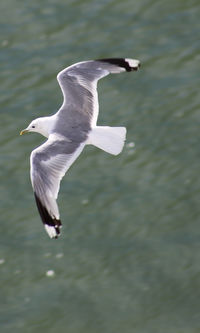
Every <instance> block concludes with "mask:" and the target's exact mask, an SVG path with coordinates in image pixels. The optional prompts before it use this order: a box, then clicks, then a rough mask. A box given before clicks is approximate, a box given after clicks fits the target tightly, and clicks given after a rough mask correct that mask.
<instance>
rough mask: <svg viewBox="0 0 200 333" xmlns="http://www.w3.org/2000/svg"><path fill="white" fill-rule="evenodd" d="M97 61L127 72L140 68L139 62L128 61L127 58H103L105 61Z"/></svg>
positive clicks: (134, 60)
mask: <svg viewBox="0 0 200 333" xmlns="http://www.w3.org/2000/svg"><path fill="white" fill-rule="evenodd" d="M97 61H102V62H107V63H109V64H112V65H116V66H119V67H122V68H124V69H125V70H126V71H127V72H131V71H137V70H138V69H139V67H140V66H141V64H140V62H139V60H136V59H129V58H105V59H97Z"/></svg>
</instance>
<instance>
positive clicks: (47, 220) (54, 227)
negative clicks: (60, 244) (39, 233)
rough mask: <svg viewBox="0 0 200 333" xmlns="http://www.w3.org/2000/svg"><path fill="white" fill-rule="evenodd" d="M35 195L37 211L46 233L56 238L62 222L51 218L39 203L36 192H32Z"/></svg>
mask: <svg viewBox="0 0 200 333" xmlns="http://www.w3.org/2000/svg"><path fill="white" fill-rule="evenodd" d="M34 196H35V201H36V204H37V208H38V211H39V213H40V216H41V219H42V222H43V223H44V226H45V229H46V231H47V233H48V235H49V236H50V237H51V238H58V236H59V235H60V228H61V227H62V223H61V221H60V220H58V219H56V218H53V217H52V216H51V215H50V214H49V212H48V211H47V209H46V208H45V207H44V206H43V204H42V203H41V201H40V199H39V197H38V196H37V194H36V193H34Z"/></svg>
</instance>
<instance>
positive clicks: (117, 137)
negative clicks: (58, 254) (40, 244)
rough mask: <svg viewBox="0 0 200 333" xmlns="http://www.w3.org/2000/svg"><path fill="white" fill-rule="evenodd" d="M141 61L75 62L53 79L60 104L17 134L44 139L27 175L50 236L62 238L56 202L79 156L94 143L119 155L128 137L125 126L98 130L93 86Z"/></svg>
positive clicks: (96, 98)
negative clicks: (38, 134) (64, 178)
mask: <svg viewBox="0 0 200 333" xmlns="http://www.w3.org/2000/svg"><path fill="white" fill-rule="evenodd" d="M139 67H140V62H139V60H136V59H129V58H110V59H109V58H108V59H98V60H89V61H82V62H78V63H76V64H73V65H71V66H69V67H67V68H65V69H63V70H62V71H61V72H59V73H58V75H57V80H58V83H59V85H60V88H61V90H62V93H63V104H62V106H61V107H60V109H59V110H58V111H57V112H56V113H55V114H53V115H51V116H49V117H40V118H37V119H35V120H33V121H32V122H31V123H30V125H29V126H28V127H27V128H26V129H24V130H22V131H21V132H20V135H22V134H25V133H28V132H37V133H40V134H41V135H43V136H44V137H46V138H47V140H46V141H45V142H44V143H43V144H42V145H40V146H39V147H37V148H36V149H34V150H33V151H32V153H31V156H30V169H31V170H30V176H31V183H32V187H33V191H34V196H35V201H36V204H37V208H38V211H39V214H40V216H41V219H42V222H43V224H44V227H45V229H46V231H47V233H48V235H49V237H50V238H58V236H59V235H60V229H61V226H62V224H61V221H60V214H59V210H58V205H57V202H56V199H57V196H58V192H59V188H60V181H61V179H62V178H63V176H64V175H65V173H66V172H67V170H68V169H69V168H70V166H71V165H72V164H73V163H74V161H75V160H76V159H77V157H78V156H79V155H80V153H81V152H82V150H83V148H84V147H85V145H88V144H90V145H91V144H92V145H94V146H96V147H98V148H100V149H102V150H104V151H106V152H107V153H110V154H112V155H118V154H119V153H120V152H121V151H122V148H123V146H124V142H125V138H126V128H125V127H110V126H97V124H96V123H97V118H98V113H99V104H98V94H97V82H98V80H99V79H101V78H103V77H104V76H107V75H108V74H110V73H111V74H117V73H121V72H125V71H127V72H131V71H136V70H137V69H138V68H139Z"/></svg>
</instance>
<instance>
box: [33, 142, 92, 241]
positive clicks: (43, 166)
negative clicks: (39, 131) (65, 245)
mask: <svg viewBox="0 0 200 333" xmlns="http://www.w3.org/2000/svg"><path fill="white" fill-rule="evenodd" d="M84 145H85V143H81V144H80V143H76V144H74V143H72V142H69V141H66V140H56V138H55V136H54V139H52V138H51V136H50V137H49V139H48V140H47V141H46V142H45V143H44V144H43V145H41V146H39V147H38V148H36V149H35V150H33V151H32V153H31V182H32V186H33V190H34V195H35V200H36V204H37V208H38V211H39V213H40V216H41V219H42V221H43V223H44V224H45V226H46V229H47V231H48V233H49V235H50V237H57V236H58V235H59V234H60V227H61V221H60V215H59V210H58V206H57V202H56V199H57V196H58V192H59V188H60V181H61V179H62V178H63V176H64V175H65V173H66V171H67V170H68V169H69V167H70V166H71V165H72V163H73V162H74V161H75V159H76V158H77V157H78V156H79V155H80V153H81V151H82V150H83V148H84Z"/></svg>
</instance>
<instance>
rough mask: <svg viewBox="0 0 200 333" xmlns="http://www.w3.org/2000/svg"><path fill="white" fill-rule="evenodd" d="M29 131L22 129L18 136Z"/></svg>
mask: <svg viewBox="0 0 200 333" xmlns="http://www.w3.org/2000/svg"><path fill="white" fill-rule="evenodd" d="M28 132H29V131H28V130H27V129H24V130H22V131H21V132H20V134H19V135H23V134H26V133H28Z"/></svg>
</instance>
